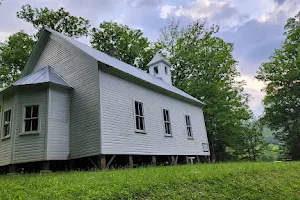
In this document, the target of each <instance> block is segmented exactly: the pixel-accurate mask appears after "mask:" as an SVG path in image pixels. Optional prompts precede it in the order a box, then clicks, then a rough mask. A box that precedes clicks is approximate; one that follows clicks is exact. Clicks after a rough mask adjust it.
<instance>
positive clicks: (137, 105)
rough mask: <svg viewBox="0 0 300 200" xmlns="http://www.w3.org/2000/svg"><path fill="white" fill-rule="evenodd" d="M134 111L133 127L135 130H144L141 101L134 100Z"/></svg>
mask: <svg viewBox="0 0 300 200" xmlns="http://www.w3.org/2000/svg"><path fill="white" fill-rule="evenodd" d="M134 109H135V111H134V113H135V128H136V130H142V131H144V130H145V122H144V113H143V103H141V102H138V101H135V102H134Z"/></svg>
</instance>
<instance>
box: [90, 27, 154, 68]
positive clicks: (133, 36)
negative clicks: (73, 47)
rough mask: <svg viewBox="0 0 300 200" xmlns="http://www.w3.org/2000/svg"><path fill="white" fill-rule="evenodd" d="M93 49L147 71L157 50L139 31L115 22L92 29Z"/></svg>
mask: <svg viewBox="0 0 300 200" xmlns="http://www.w3.org/2000/svg"><path fill="white" fill-rule="evenodd" d="M91 44H92V47H93V48H95V49H98V50H100V51H102V52H104V53H107V54H111V51H114V56H115V57H116V58H118V59H119V60H121V61H123V62H126V63H128V64H130V65H133V66H135V67H138V68H140V69H143V70H145V69H146V65H147V64H148V62H150V60H151V58H152V56H153V55H154V52H155V50H157V48H156V47H155V45H154V44H152V43H151V42H150V41H149V40H148V39H147V38H146V37H144V36H143V32H142V31H141V30H139V29H131V28H129V27H128V26H126V25H121V24H118V23H115V22H103V23H101V24H100V25H99V28H93V29H92V38H91Z"/></svg>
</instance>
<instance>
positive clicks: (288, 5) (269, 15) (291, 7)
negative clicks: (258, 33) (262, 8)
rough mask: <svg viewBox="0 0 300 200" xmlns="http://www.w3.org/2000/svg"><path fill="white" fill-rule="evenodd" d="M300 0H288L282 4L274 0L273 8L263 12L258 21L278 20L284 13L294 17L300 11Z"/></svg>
mask: <svg viewBox="0 0 300 200" xmlns="http://www.w3.org/2000/svg"><path fill="white" fill-rule="evenodd" d="M299 9H300V0H286V1H284V2H283V3H282V4H279V3H278V2H273V5H272V6H271V9H269V10H268V11H266V12H265V13H263V14H261V15H260V17H259V18H258V21H259V22H261V23H265V22H267V21H271V22H276V21H277V20H278V18H279V17H280V14H281V13H283V14H284V15H286V17H293V16H295V15H296V14H297V12H299Z"/></svg>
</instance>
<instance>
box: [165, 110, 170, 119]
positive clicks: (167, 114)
mask: <svg viewBox="0 0 300 200" xmlns="http://www.w3.org/2000/svg"><path fill="white" fill-rule="evenodd" d="M166 121H168V122H169V121H170V120H169V111H168V110H166Z"/></svg>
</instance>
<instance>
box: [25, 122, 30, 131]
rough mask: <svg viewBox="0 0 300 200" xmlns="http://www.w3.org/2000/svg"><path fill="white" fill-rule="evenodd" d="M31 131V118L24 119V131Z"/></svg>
mask: <svg viewBox="0 0 300 200" xmlns="http://www.w3.org/2000/svg"><path fill="white" fill-rule="evenodd" d="M27 131H31V120H25V132H27Z"/></svg>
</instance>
